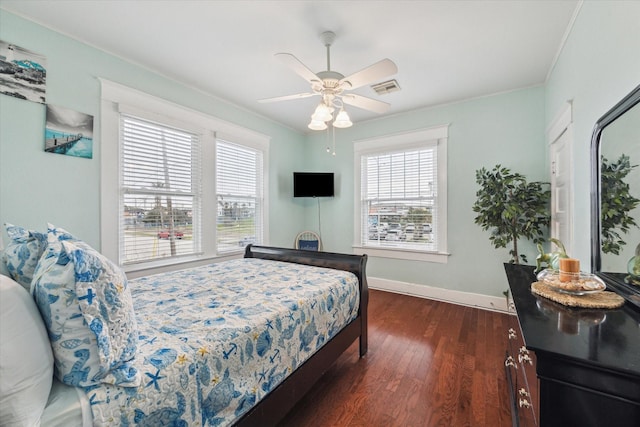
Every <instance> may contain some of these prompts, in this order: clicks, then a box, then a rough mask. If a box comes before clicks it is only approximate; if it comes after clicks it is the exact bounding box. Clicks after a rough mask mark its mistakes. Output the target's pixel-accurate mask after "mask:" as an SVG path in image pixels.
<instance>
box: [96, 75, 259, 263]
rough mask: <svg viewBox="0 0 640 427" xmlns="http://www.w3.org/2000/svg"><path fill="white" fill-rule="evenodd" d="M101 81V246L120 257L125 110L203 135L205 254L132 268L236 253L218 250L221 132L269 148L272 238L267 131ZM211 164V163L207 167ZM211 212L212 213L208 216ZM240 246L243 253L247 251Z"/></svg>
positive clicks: (114, 257)
mask: <svg viewBox="0 0 640 427" xmlns="http://www.w3.org/2000/svg"><path fill="white" fill-rule="evenodd" d="M99 80H100V83H101V90H102V94H101V125H100V128H101V129H100V142H101V143H100V149H101V151H100V157H101V161H100V167H101V180H100V181H101V182H100V202H101V208H100V240H101V252H102V253H103V254H104V255H105V256H107V257H108V258H109V259H111V260H114V261H116V260H119V259H120V256H119V255H120V242H119V236H118V230H119V226H118V218H119V214H120V213H119V206H120V188H121V185H120V184H121V183H120V175H121V174H120V168H121V165H120V135H119V123H120V122H119V120H120V112H127V113H130V114H134V115H138V116H139V117H141V118H145V119H148V120H155V121H158V122H160V123H165V124H170V125H179V126H180V127H182V128H185V126H187V127H188V129H189V130H191V131H194V132H195V133H198V134H199V135H201V137H202V141H201V147H202V157H201V158H202V227H201V230H202V236H203V237H204V236H212V237H211V238H203V239H202V246H201V249H202V253H201V254H199V255H192V256H185V257H177V258H169V259H165V260H154V261H150V262H148V263H140V264H131V265H127V266H126V267H124V270H125V271H126V272H135V271H142V270H144V271H147V272H149V273H153V272H154V271H155V269H158V268H161V267H165V266H168V265H179V264H185V263H192V262H198V261H203V260H213V259H216V258H218V257H220V258H227V257H228V256H229V255H230V253H228V252H225V253H224V254H217V253H216V244H215V236H216V212H217V202H216V189H215V181H216V176H215V164H216V143H215V142H216V136H217V137H220V138H222V139H226V140H229V141H233V142H234V143H238V144H242V145H246V146H248V147H252V148H255V149H258V150H261V151H262V152H263V162H264V169H263V173H264V176H263V184H264V195H263V196H264V200H263V203H264V205H263V209H264V217H263V221H264V227H263V242H264V244H268V242H269V227H268V224H269V217H268V213H269V206H268V201H269V195H268V189H269V179H268V178H269V169H268V165H269V144H270V140H271V138H270V137H269V136H267V135H264V134H261V133H258V132H255V131H252V130H250V129H246V128H243V127H241V126H238V125H236V124H233V123H230V122H226V121H224V120H221V119H218V118H215V117H213V116H209V115H207V114H204V113H202V112H200V111H196V110H192V109H190V108H187V107H183V106H181V105H178V104H175V103H172V102H170V101H167V100H164V99H162V98H158V97H156V96H153V95H149V94H146V93H144V92H141V91H139V90H136V89H133V88H130V87H127V86H124V85H121V84H119V83H115V82H112V81H109V80H106V79H102V78H99ZM207 165H211V166H210V167H207ZM208 218H209V219H208ZM243 250H244V249H243V248H238V254H241V253H242V252H243Z"/></svg>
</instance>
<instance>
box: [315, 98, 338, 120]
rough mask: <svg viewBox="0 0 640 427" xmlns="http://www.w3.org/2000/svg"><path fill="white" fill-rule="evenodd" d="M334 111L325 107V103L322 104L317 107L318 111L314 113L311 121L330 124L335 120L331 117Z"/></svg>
mask: <svg viewBox="0 0 640 427" xmlns="http://www.w3.org/2000/svg"><path fill="white" fill-rule="evenodd" d="M331 113H332V111H331V110H330V109H329V107H327V106H326V105H325V103H324V102H321V103H320V104H318V106H317V107H316V111H314V112H313V115H312V116H311V120H312V121H313V120H315V121H319V122H328V121H329V120H331V119H332V118H333V116H332V115H331Z"/></svg>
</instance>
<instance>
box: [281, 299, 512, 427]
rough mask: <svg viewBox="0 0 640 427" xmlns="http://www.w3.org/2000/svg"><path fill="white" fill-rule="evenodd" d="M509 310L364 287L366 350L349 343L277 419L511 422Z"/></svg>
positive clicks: (296, 423)
mask: <svg viewBox="0 0 640 427" xmlns="http://www.w3.org/2000/svg"><path fill="white" fill-rule="evenodd" d="M507 329H508V315H506V314H501V313H494V312H489V311H485V310H479V309H474V308H469V307H463V306H458V305H453V304H447V303H442V302H437V301H432V300H428V299H422V298H416V297H409V296H405V295H398V294H392V293H388V292H381V291H371V295H370V302H369V352H368V353H367V355H366V356H365V357H364V358H362V359H360V358H359V357H358V347H357V343H355V344H353V345H352V346H351V347H350V348H349V349H348V350H347V351H346V352H345V353H344V354H343V355H342V356H341V357H340V359H339V360H338V361H337V362H336V364H335V365H334V366H333V367H332V368H331V369H330V370H329V371H328V372H327V373H326V375H325V376H324V377H323V378H322V379H321V380H320V381H319V382H318V384H317V385H316V386H315V387H314V388H313V389H312V391H311V392H310V393H309V394H308V395H307V396H306V397H305V398H304V399H303V400H302V401H301V402H300V403H299V404H298V405H297V406H296V407H295V408H294V409H293V411H292V412H291V413H289V415H288V416H287V417H286V418H285V419H284V420H283V422H282V423H281V424H280V425H281V426H283V427H300V426H317V427H327V426H368V427H376V426H385V427H386V426H447V427H449V426H455V427H458V426H474V427H475V426H490V427H500V426H505V427H506V426H510V425H511V415H510V412H509V398H508V395H507V385H506V379H505V373H504V365H503V362H504V357H505V356H504V353H505V348H506V341H507V339H506V331H507Z"/></svg>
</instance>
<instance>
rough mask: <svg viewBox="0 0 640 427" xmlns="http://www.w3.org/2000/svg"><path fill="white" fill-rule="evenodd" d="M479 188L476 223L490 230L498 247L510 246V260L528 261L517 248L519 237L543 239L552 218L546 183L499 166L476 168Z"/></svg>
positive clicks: (549, 192)
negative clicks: (532, 180) (528, 178)
mask: <svg viewBox="0 0 640 427" xmlns="http://www.w3.org/2000/svg"><path fill="white" fill-rule="evenodd" d="M476 182H477V183H478V184H479V185H480V189H479V190H478V191H477V192H476V196H477V200H476V202H475V203H474V205H473V211H474V212H476V213H477V214H478V215H477V216H476V218H475V223H476V224H479V225H480V226H481V227H482V229H483V230H491V235H490V237H489V240H490V241H491V242H492V243H493V245H494V247H495V248H505V247H507V245H511V249H510V250H509V254H510V255H511V259H510V260H509V262H510V263H513V264H519V263H520V259H522V261H524V262H525V263H526V262H527V257H526V255H525V254H521V253H519V251H518V240H520V239H522V238H524V239H528V240H532V241H533V243H535V244H541V243H542V242H544V240H545V239H544V235H545V232H546V231H547V228H548V226H549V221H550V214H549V209H548V206H549V200H550V196H551V191H550V190H549V189H548V188H545V187H546V186H548V185H549V183H546V182H539V181H534V182H527V179H526V178H525V176H524V175H522V174H519V173H514V172H511V171H510V170H509V169H508V168H505V167H502V166H501V165H496V166H495V167H494V168H493V169H492V170H487V169H485V168H482V169H479V170H477V171H476Z"/></svg>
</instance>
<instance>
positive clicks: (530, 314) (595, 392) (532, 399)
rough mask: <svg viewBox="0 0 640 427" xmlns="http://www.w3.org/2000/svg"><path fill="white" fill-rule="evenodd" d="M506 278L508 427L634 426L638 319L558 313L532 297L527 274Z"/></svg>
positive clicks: (639, 362)
mask: <svg viewBox="0 0 640 427" xmlns="http://www.w3.org/2000/svg"><path fill="white" fill-rule="evenodd" d="M505 270H506V273H507V279H508V281H509V288H510V301H511V304H510V305H511V309H512V310H513V311H514V316H512V320H513V321H512V322H511V323H512V324H511V326H510V327H509V330H508V331H506V334H505V335H506V338H507V346H506V353H505V373H506V375H507V380H508V383H509V385H510V386H509V387H510V389H511V390H512V395H511V396H512V406H513V410H512V412H513V413H514V417H513V423H514V425H521V426H534V425H540V426H542V427H549V426H552V427H554V426H562V427H571V426H580V427H589V426H593V427H600V426H602V427H608V426H615V427H624V426H630V427H631V426H633V427H638V426H640V311H639V310H637V308H636V307H634V306H632V305H631V304H629V303H625V305H624V306H623V307H621V308H619V309H614V310H593V309H577V308H569V307H565V306H562V305H560V304H557V303H554V302H552V301H550V300H547V299H545V298H542V297H539V296H536V295H534V294H532V293H531V290H530V285H531V283H532V282H533V281H535V275H534V273H533V270H534V267H532V266H524V265H513V264H505Z"/></svg>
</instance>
